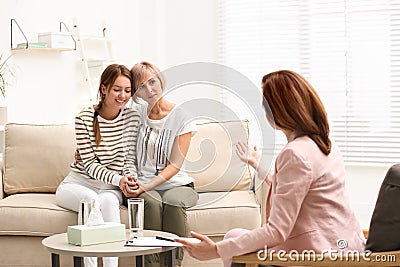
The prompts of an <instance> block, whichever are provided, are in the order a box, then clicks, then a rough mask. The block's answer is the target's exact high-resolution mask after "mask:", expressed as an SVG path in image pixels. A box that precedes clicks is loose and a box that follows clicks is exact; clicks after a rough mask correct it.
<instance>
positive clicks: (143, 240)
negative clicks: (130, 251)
mask: <svg viewBox="0 0 400 267" xmlns="http://www.w3.org/2000/svg"><path fill="white" fill-rule="evenodd" d="M180 239H187V240H188V241H190V242H193V243H200V240H199V239H197V238H191V237H184V238H181V237H180ZM125 246H126V247H182V246H183V245H182V244H181V243H178V242H175V241H174V240H173V239H170V238H166V237H161V236H139V237H136V236H135V237H132V238H130V239H128V240H127V241H126V242H125Z"/></svg>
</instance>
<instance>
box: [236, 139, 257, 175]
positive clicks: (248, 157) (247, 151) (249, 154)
mask: <svg viewBox="0 0 400 267" xmlns="http://www.w3.org/2000/svg"><path fill="white" fill-rule="evenodd" d="M236 154H237V155H238V157H239V158H240V159H241V160H242V161H243V162H248V163H249V164H250V166H252V167H253V168H254V169H256V170H257V168H258V165H259V163H260V157H261V155H260V152H259V151H258V149H257V146H254V147H253V148H250V147H249V145H248V144H247V143H245V142H243V141H239V142H237V144H236Z"/></svg>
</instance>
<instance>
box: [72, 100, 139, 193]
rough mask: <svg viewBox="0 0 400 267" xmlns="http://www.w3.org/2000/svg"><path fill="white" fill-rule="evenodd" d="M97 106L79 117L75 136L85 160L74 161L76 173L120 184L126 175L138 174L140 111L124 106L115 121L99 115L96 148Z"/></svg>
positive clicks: (76, 122)
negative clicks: (95, 122) (137, 143)
mask: <svg viewBox="0 0 400 267" xmlns="http://www.w3.org/2000/svg"><path fill="white" fill-rule="evenodd" d="M93 117H94V108H93V107H88V108H85V109H83V110H82V111H81V112H80V113H79V114H78V115H77V116H76V117H75V135H76V142H77V148H78V151H79V154H80V156H81V158H82V161H81V162H79V163H72V164H71V170H72V172H75V173H79V174H81V175H83V176H84V177H86V178H89V179H94V180H98V181H101V182H104V183H106V184H110V185H111V184H112V185H115V186H119V181H120V179H121V178H122V177H123V176H125V175H131V176H135V177H137V174H136V156H135V151H136V140H137V128H138V124H139V114H138V113H137V112H136V111H134V110H132V109H130V108H127V107H125V108H123V109H122V110H121V112H120V114H119V115H118V116H117V117H116V118H115V119H113V120H106V119H104V118H102V117H101V116H100V115H99V116H98V117H97V119H98V121H99V128H100V134H101V141H100V144H99V146H98V147H96V143H95V136H94V132H93Z"/></svg>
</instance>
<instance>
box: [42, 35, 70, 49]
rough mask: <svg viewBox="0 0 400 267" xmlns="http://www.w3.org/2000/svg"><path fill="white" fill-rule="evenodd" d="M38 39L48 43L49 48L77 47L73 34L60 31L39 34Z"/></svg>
mask: <svg viewBox="0 0 400 267" xmlns="http://www.w3.org/2000/svg"><path fill="white" fill-rule="evenodd" d="M38 41H39V42H40V43H46V44H47V47H49V48H66V49H73V48H74V47H75V44H74V40H73V39H72V37H71V34H68V33H60V32H43V33H39V34H38Z"/></svg>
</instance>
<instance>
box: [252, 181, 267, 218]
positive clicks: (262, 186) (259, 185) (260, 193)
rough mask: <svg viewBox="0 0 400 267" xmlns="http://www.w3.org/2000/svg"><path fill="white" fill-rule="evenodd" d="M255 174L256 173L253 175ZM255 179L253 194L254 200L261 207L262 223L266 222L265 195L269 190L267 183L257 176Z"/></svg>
mask: <svg viewBox="0 0 400 267" xmlns="http://www.w3.org/2000/svg"><path fill="white" fill-rule="evenodd" d="M255 176H257V174H256V175H255ZM254 180H255V195H256V200H257V202H258V203H259V204H260V207H261V223H262V224H264V223H265V222H266V219H267V218H266V210H267V197H268V192H269V185H268V184H267V183H265V182H263V181H261V180H259V179H258V178H257V177H255V178H254Z"/></svg>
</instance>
